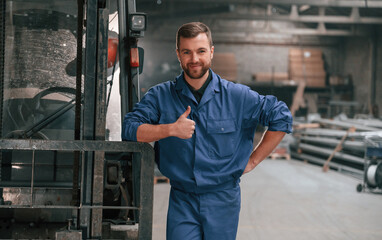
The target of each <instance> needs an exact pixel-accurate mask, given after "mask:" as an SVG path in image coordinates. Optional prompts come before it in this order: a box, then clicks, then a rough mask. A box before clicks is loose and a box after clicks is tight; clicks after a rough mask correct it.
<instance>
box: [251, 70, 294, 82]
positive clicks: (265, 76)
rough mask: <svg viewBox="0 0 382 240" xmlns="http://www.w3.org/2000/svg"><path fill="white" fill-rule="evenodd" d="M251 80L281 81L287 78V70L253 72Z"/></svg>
mask: <svg viewBox="0 0 382 240" xmlns="http://www.w3.org/2000/svg"><path fill="white" fill-rule="evenodd" d="M252 77H253V80H255V81H258V82H271V81H283V80H288V79H289V74H288V73H287V72H276V73H267V72H258V73H255V74H253V76H252Z"/></svg>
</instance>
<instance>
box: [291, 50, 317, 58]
mask: <svg viewBox="0 0 382 240" xmlns="http://www.w3.org/2000/svg"><path fill="white" fill-rule="evenodd" d="M289 57H300V58H302V57H303V58H315V57H318V58H322V51H321V49H315V48H290V49H289Z"/></svg>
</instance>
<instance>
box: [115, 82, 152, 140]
mask: <svg viewBox="0 0 382 240" xmlns="http://www.w3.org/2000/svg"><path fill="white" fill-rule="evenodd" d="M158 121H159V111H158V105H157V99H156V94H155V90H154V89H153V88H152V89H150V90H149V91H148V92H147V93H146V94H145V96H144V97H143V98H142V100H141V101H140V102H139V103H137V104H135V106H134V109H133V111H131V112H129V113H127V114H126V115H125V118H124V120H123V124H122V140H124V141H137V129H138V127H139V126H140V125H142V124H144V123H148V124H156V123H158Z"/></svg>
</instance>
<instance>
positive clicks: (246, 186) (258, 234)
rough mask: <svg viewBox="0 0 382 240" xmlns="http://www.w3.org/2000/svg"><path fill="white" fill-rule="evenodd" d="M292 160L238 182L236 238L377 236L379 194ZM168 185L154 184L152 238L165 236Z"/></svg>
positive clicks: (269, 163)
mask: <svg viewBox="0 0 382 240" xmlns="http://www.w3.org/2000/svg"><path fill="white" fill-rule="evenodd" d="M358 183H360V181H359V180H357V179H355V178H353V177H350V176H346V175H343V174H340V173H338V172H334V171H329V172H326V173H325V172H323V171H322V170H321V168H320V167H317V166H313V165H310V164H306V163H303V162H299V161H295V160H290V161H287V160H270V159H267V160H265V161H264V162H263V163H261V164H260V165H259V166H258V167H257V168H256V169H255V170H254V171H252V172H251V173H249V174H247V175H244V176H243V177H242V181H241V188H242V207H241V213H240V222H239V230H238V234H237V239H238V240H252V239H254V240H278V239H280V240H289V239H293V240H299V239H301V240H306V239H310V240H331V239H333V240H353V239H354V240H359V239H362V240H374V239H375V240H381V239H382V224H381V223H382V194H375V193H370V192H363V193H357V192H356V185H357V184H358ZM169 190H170V185H169V184H167V183H158V184H156V185H155V186H154V223H153V240H165V239H166V237H165V236H166V234H165V232H166V216H167V205H168V195H169Z"/></svg>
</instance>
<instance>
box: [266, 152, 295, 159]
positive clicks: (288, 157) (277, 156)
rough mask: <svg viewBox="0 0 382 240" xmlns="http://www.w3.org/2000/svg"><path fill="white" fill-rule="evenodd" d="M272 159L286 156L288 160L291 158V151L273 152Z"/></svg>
mask: <svg viewBox="0 0 382 240" xmlns="http://www.w3.org/2000/svg"><path fill="white" fill-rule="evenodd" d="M269 157H270V158H271V159H281V158H284V159H286V160H290V154H289V153H271V154H270V155H269Z"/></svg>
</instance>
